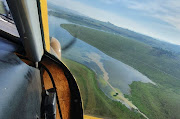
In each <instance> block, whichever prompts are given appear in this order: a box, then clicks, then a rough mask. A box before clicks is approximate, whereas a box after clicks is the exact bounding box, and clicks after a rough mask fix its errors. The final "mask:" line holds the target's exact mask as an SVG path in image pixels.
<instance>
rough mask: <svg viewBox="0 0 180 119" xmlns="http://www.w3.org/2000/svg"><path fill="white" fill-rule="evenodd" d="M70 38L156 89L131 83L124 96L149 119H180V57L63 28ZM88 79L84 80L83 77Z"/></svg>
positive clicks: (133, 42) (117, 38)
mask: <svg viewBox="0 0 180 119" xmlns="http://www.w3.org/2000/svg"><path fill="white" fill-rule="evenodd" d="M61 27H63V28H65V29H66V30H67V31H69V32H70V33H71V35H73V36H76V37H77V38H79V39H81V40H83V41H85V42H87V43H88V44H90V45H92V46H94V47H96V48H98V49H99V50H101V51H102V52H104V53H106V54H107V55H109V56H111V57H113V58H115V59H117V60H120V61H122V62H124V63H125V64H128V65H129V66H131V67H133V68H135V69H137V70H138V71H139V72H141V73H142V74H144V75H146V76H147V77H148V78H150V79H151V80H152V81H154V82H155V83H156V84H157V85H156V86H155V85H152V84H144V83H140V82H134V83H133V84H131V85H130V87H131V95H126V97H128V98H129V99H130V100H132V102H133V104H135V105H136V106H137V107H138V108H139V109H140V111H141V112H143V113H144V114H145V115H146V116H147V117H149V118H151V119H176V118H180V102H179V100H180V75H179V74H180V56H179V55H173V54H172V53H171V52H170V51H166V50H164V49H161V48H155V47H152V46H150V45H147V44H144V43H142V42H139V41H136V40H132V39H129V38H125V37H122V36H120V35H114V34H111V33H107V32H102V31H98V30H94V29H90V28H86V27H82V26H78V25H70V24H62V25H61ZM86 78H87V77H86Z"/></svg>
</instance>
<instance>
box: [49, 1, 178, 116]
mask: <svg viewBox="0 0 180 119" xmlns="http://www.w3.org/2000/svg"><path fill="white" fill-rule="evenodd" d="M48 7H49V8H48V9H49V11H48V13H49V27H50V35H51V36H53V37H56V38H57V39H58V40H59V41H60V43H61V45H62V48H63V47H64V46H66V44H68V43H69V42H72V41H73V40H74V41H73V44H72V46H71V47H70V48H69V49H67V50H64V51H62V57H63V59H62V61H63V62H64V63H65V64H66V65H67V66H68V68H69V69H70V71H71V72H72V74H73V75H74V76H75V78H76V80H77V83H78V85H79V88H80V92H81V94H82V100H83V106H84V112H85V115H89V116H93V117H98V118H105V119H106V118H107V119H109V118H110V119H139V118H149V119H178V118H180V102H179V100H180V88H179V87H180V75H179V74H180V46H179V45H176V44H171V43H168V42H165V41H161V40H158V39H156V38H153V37H150V36H146V35H143V34H140V33H136V32H134V31H131V30H128V29H125V28H121V27H119V26H116V25H114V24H112V23H110V22H103V21H100V20H96V19H93V18H90V17H88V16H84V15H82V14H80V13H78V12H75V11H73V10H70V9H67V8H63V7H60V6H56V5H54V4H51V3H48ZM87 118H88V116H87Z"/></svg>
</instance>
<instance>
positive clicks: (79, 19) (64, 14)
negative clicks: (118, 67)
mask: <svg viewBox="0 0 180 119" xmlns="http://www.w3.org/2000/svg"><path fill="white" fill-rule="evenodd" d="M48 7H49V8H50V10H49V15H53V16H56V17H60V18H63V19H66V20H68V21H70V22H73V23H76V24H80V25H84V26H87V27H91V28H95V29H99V30H103V31H107V32H111V33H114V34H119V35H121V36H124V37H128V38H131V39H134V40H138V41H140V42H143V43H145V44H147V45H150V46H152V47H156V48H160V49H163V50H167V51H171V52H172V53H178V54H180V46H179V45H175V44H171V43H168V42H164V41H161V40H158V39H155V38H152V37H150V36H146V35H143V34H140V33H137V32H134V31H131V30H128V29H125V28H121V27H118V26H115V25H114V24H112V23H110V22H102V21H99V20H95V19H92V18H90V17H87V16H85V15H82V14H80V13H78V12H76V11H73V10H70V9H67V8H63V7H59V6H56V5H53V4H51V3H48Z"/></svg>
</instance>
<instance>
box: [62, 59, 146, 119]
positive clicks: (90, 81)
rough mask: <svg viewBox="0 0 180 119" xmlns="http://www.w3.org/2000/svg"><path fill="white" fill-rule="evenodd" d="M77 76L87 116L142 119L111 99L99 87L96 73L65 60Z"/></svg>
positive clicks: (112, 118)
mask: <svg viewBox="0 0 180 119" xmlns="http://www.w3.org/2000/svg"><path fill="white" fill-rule="evenodd" d="M63 61H64V62H65V64H66V65H67V66H68V68H69V69H70V71H71V72H72V74H73V75H74V76H75V78H76V80H77V83H78V85H79V88H80V92H81V95H82V99H83V105H84V110H85V114H87V115H92V116H96V117H102V118H105V119H106V118H107V119H109V118H111V119H141V118H143V117H142V116H141V115H140V114H138V113H136V112H133V111H130V110H129V109H128V108H126V107H125V106H124V105H122V104H121V103H120V102H117V101H113V100H111V99H109V98H108V97H107V96H106V95H105V94H104V93H103V92H102V91H101V90H100V88H99V87H98V84H97V80H96V75H95V73H94V72H93V71H92V70H90V69H88V68H87V67H85V66H84V65H82V64H79V63H77V62H74V61H71V60H68V59H63Z"/></svg>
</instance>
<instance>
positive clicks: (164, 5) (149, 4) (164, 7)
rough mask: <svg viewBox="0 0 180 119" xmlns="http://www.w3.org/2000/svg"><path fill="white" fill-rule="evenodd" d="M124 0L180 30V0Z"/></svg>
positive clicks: (129, 6) (133, 7) (132, 6)
mask: <svg viewBox="0 0 180 119" xmlns="http://www.w3.org/2000/svg"><path fill="white" fill-rule="evenodd" d="M123 1H124V4H125V5H127V7H128V8H130V9H135V10H140V11H143V12H145V13H146V14H147V15H150V16H152V17H155V18H158V19H161V20H162V21H165V22H167V23H169V24H171V25H173V26H174V27H176V28H177V29H179V30H180V20H179V19H180V0H148V1H147V0H145V1H143V2H142V1H137V0H130V1H126V2H125V0H123Z"/></svg>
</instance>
